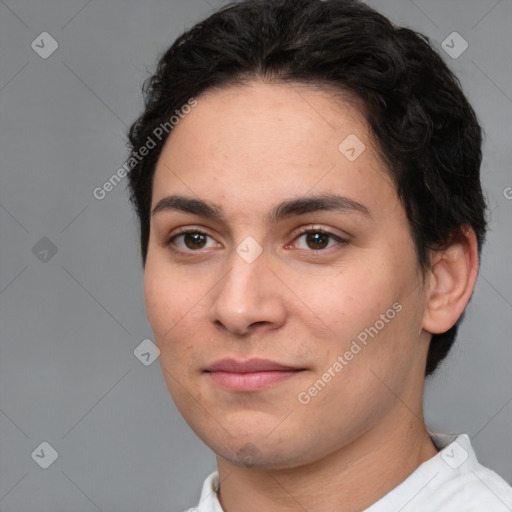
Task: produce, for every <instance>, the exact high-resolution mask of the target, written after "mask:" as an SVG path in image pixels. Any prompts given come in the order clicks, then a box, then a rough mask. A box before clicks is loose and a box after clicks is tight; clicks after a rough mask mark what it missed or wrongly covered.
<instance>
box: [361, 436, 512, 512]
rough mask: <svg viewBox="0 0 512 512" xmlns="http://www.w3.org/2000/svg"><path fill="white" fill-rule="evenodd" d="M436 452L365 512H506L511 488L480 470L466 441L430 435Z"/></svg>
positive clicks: (511, 503) (511, 507)
mask: <svg viewBox="0 0 512 512" xmlns="http://www.w3.org/2000/svg"><path fill="white" fill-rule="evenodd" d="M432 438H433V440H434V442H435V444H436V446H437V447H438V449H440V451H439V453H438V454H437V455H436V456H435V457H433V458H432V459H430V460H428V461H426V462H425V463H423V464H422V465H421V466H419V467H418V468H417V469H416V471H414V472H413V473H412V474H411V475H410V476H409V477H408V478H407V479H406V480H404V481H403V482H402V483H401V484H400V485H399V486H397V487H396V488H395V489H393V490H392V491H391V492H390V493H388V494H387V495H386V496H384V497H383V498H382V499H381V500H379V501H378V502H377V503H375V504H374V505H372V506H371V507H370V508H368V509H367V512H384V511H388V510H391V509H390V508H389V507H390V506H391V507H393V508H397V509H399V510H401V511H402V512H413V511H414V512H427V511H432V510H436V511H437V512H455V511H457V512H461V511H464V512H477V511H478V512H481V511H482V510H485V511H486V512H502V511H503V512H510V511H511V510H512V487H510V485H509V484H508V483H507V482H506V481H505V480H504V479H503V478H501V477H500V476H499V475H498V474H496V473H495V472H494V471H492V470H490V469H489V468H486V467H485V466H482V465H481V464H480V463H479V462H478V460H477V457H476V455H475V452H474V450H473V448H472V446H471V443H470V440H469V437H468V436H467V435H465V434H462V435H459V436H441V435H432Z"/></svg>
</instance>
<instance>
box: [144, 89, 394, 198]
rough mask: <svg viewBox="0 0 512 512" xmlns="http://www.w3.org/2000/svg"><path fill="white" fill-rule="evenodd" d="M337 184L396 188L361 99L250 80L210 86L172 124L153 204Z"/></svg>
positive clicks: (366, 191) (363, 190) (367, 190)
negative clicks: (180, 197)
mask: <svg viewBox="0 0 512 512" xmlns="http://www.w3.org/2000/svg"><path fill="white" fill-rule="evenodd" d="M390 187H391V191H390V190H387V191H383V189H389V188H390ZM333 188H335V189H337V190H336V191H337V192H339V193H344V195H348V194H351V195H354V194H355V195H358V196H359V197H361V198H362V197H365V198H366V200H368V201H376V200H377V199H378V196H381V197H380V198H381V199H382V194H383V193H384V194H386V193H387V194H390V193H391V196H390V197H389V198H388V199H390V198H391V199H392V196H393V195H394V188H393V186H392V184H391V180H390V178H389V176H388V175H387V173H386V172H385V167H384V165H383V163H382V162H381V161H380V159H379V157H378V155H377V153H376V151H375V150H374V145H373V142H372V140H371V136H370V132H369V129H368V126H367V123H366V121H365V119H364V116H363V114H362V113H361V111H360V109H359V108H358V104H357V102H355V101H352V100H351V99H350V98H349V97H348V96H347V98H346V99H342V98H340V97H339V96H335V95H334V94H333V93H330V92H328V91H325V90H322V89H319V88H317V87H311V86H306V85H299V84H283V83H265V82H251V83H249V84H247V85H236V86H229V87H226V88H224V89H219V90H211V91H207V92H206V93H205V94H203V95H201V96H199V97H198V98H197V105H196V106H195V107H194V108H193V109H192V110H191V111H190V113H189V114H187V115H185V116H184V117H183V118H182V119H181V120H180V122H179V123H178V124H177V125H176V126H175V127H174V128H173V131H172V132H171V134H170V136H169V137H168V140H167V141H166V144H165V146H164V148H163V150H162V154H161V155H160V158H159V161H158V164H157V168H156V172H155V177H154V182H153V201H152V206H154V205H155V204H156V202H158V201H159V200H160V199H161V198H162V197H164V196H166V195H169V194H170V193H186V194H188V195H192V196H195V197H201V198H208V197H210V196H215V199H216V200H217V201H220V202H221V203H222V202H224V203H225V206H226V207H227V206H228V204H235V203H237V204H238V206H243V205H245V207H246V208H247V207H249V206H251V207H252V208H256V207H257V206H258V205H259V206H263V204H264V203H268V201H271V200H274V199H277V197H278V196H279V197H282V196H284V195H287V196H292V197H293V196H303V195H305V194H306V193H307V192H313V193H318V194H322V193H327V192H331V191H332V190H333ZM230 192H231V194H230Z"/></svg>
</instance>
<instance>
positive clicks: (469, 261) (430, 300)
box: [422, 226, 478, 334]
mask: <svg viewBox="0 0 512 512" xmlns="http://www.w3.org/2000/svg"><path fill="white" fill-rule="evenodd" d="M477 276H478V245H477V241H476V236H475V232H474V231H473V229H472V228H471V227H469V226H467V227H464V228H463V229H461V231H460V232H458V233H454V234H453V236H452V239H451V241H450V243H449V245H448V246H447V247H446V248H445V249H442V250H439V251H437V252H435V253H434V255H433V262H432V270H431V272H430V275H429V286H428V292H427V296H426V307H425V313H424V317H423V325H422V327H423V329H424V330H425V331H427V332H429V333H431V334H440V333H443V332H446V331H448V330H449V329H450V328H451V327H452V326H453V325H454V324H455V322H457V320H458V319H459V317H460V315H461V314H462V312H463V311H464V308H465V307H466V305H467V303H468V302H469V299H470V297H471V294H472V293H473V289H474V286H475V283H476V278H477Z"/></svg>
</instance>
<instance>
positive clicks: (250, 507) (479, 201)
mask: <svg viewBox="0 0 512 512" xmlns="http://www.w3.org/2000/svg"><path fill="white" fill-rule="evenodd" d="M143 92H144V95H145V109H144V112H143V113H142V114H141V115H140V117H139V118H138V119H137V120H136V121H135V122H134V123H133V124H132V126H131V127H130V129H129V147H130V149H131V151H132V154H133V155H138V156H139V157H140V158H135V157H133V164H132V165H131V169H130V172H129V187H130V198H131V201H132V202H133V205H134V208H135V210H136V212H137V215H138V220H139V222H140V242H141V255H142V263H143V267H144V295H145V301H146V314H147V318H148V321H149V323H150V325H151V328H152V330H153V333H154V338H155V343H156V344H157V346H158V348H159V350H160V365H161V368H162V371H163V374H164V377H165V380H166V384H167V386H168V389H169V392H170V394H171V396H172V398H173V400H174V402H175V404H176V406H177V408H178V410H179V411H180V413H181V414H182V416H183V417H184V419H185V420H186V422H187V423H188V424H189V426H190V427H191V428H192V430H193V431H194V432H195V433H196V434H197V436H198V437H199V438H200V439H201V440H202V441H204V443H206V445H207V446H208V447H209V448H210V449H211V450H212V451H213V452H214V453H215V454H216V460H217V471H215V472H214V473H212V474H211V475H209V476H208V477H207V478H206V480H205V482H204V484H203V490H202V494H201V501H200V503H199V505H198V506H197V507H196V508H193V509H191V510H195V511H199V512H207V511H210V512H213V511H216V512H221V511H224V512H239V511H244V512H254V511H261V510H265V511H266V512H278V511H299V510H300V511H304V510H307V511H308V512H317V511H322V512H323V511H325V510H342V511H361V510H366V511H371V512H381V511H382V512H390V511H394V512H396V511H398V510H400V511H403V512H406V511H415V512H421V511H427V510H428V511H432V510H436V511H457V512H460V511H470V510H475V511H476V510H478V511H481V510H486V511H488V512H489V511H506V510H512V488H511V487H510V486H509V485H508V484H507V483H506V482H505V481H504V480H503V479H502V478H501V477H500V476H498V475H497V474H496V473H494V472H493V471H491V470H490V469H488V468H486V467H484V466H482V465H481V464H480V463H479V462H478V460H477V458H476V456H475V453H474V451H473V449H472V447H471V442H470V440H469V437H468V436H467V435H465V434H460V435H456V436H449V435H441V434H437V433H434V432H431V431H430V430H429V429H428V428H427V427H426V424H425V419H424V416H423V410H422V395H423V388H424V383H425V378H426V376H429V375H431V374H432V373H433V372H434V371H435V370H436V368H437V367H438V365H439V364H440V362H441V361H442V360H443V359H444V358H445V356H446V355H447V353H448V351H449V350H450V347H451V346H452V344H453V343H454V340H455V339H456V334H457V329H458V326H459V325H460V322H461V320H462V318H463V316H464V310H465V307H466V305H467V303H468V302H469V300H470V298H471V295H472V291H473V288H474V286H475V281H476V279H477V274H478V268H479V258H480V255H481V250H482V246H483V244H484V239H485V232H486V225H487V223H486V208H487V207H486V203H485V200H484V197H483V193H482V187H481V183H480V177H479V169H480V164H481V159H482V153H481V146H482V128H481V127H480V125H479V122H478V119H477V117H476V115H475V112H474V110H473V109H472V107H471V105H470V104H469V102H468V100H467V98H466V97H465V95H464V93H463V91H462V88H461V85H460V83H459V81H458V79H457V78H456V77H455V76H454V74H453V73H452V72H451V71H450V70H449V69H448V67H447V66H446V64H445V63H444V61H443V59H442V58H441V57H440V55H439V54H438V53H437V52H436V51H435V50H434V49H433V48H432V45H431V44H430V42H429V40H428V38H426V37H425V36H423V35H421V34H419V33H417V32H415V31H413V30H411V29H409V28H405V27H398V26H395V25H394V24H393V23H392V22H391V21H390V20H388V19H387V18H386V17H384V16H383V15H381V14H380V13H378V12H377V11H375V10H373V9H372V8H370V7H369V6H367V5H365V4H364V3H362V2H359V1H355V0H327V1H320V0H244V1H240V2H235V3H231V4H228V5H226V6H224V7H223V8H221V9H220V10H218V11H216V12H215V13H214V14H212V15H211V16H209V17H208V18H207V19H205V20H203V21H201V22H200V23H197V24H196V25H195V26H194V27H192V28H191V29H189V30H187V31H186V32H185V33H184V34H183V35H181V36H180V37H178V39H177V40H176V41H175V42H174V44H173V45H172V46H171V47H170V48H169V49H168V50H167V51H166V52H165V53H164V54H163V55H162V56H161V58H160V60H159V63H158V67H157V70H156V72H155V74H154V75H153V76H151V77H150V78H149V79H148V80H147V81H146V83H145V85H144V86H143ZM199 470H200V468H199Z"/></svg>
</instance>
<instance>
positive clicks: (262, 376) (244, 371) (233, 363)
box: [205, 358, 305, 392]
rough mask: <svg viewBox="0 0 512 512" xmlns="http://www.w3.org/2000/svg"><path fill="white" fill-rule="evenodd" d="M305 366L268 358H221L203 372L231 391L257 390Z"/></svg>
mask: <svg viewBox="0 0 512 512" xmlns="http://www.w3.org/2000/svg"><path fill="white" fill-rule="evenodd" d="M304 370H305V368H296V367H292V366H288V365H284V364H281V363H277V362H275V361H270V360H268V359H257V358H255V359H249V360H248V361H237V360H235V359H221V360H219V361H216V362H215V363H213V364H212V365H210V366H209V367H208V368H207V369H206V370H205V372H206V373H207V374H208V375H209V377H210V378H211V379H212V381H213V382H215V383H216V384H218V385H220V386H221V387H223V388H227V389H230V390H233V391H246V392H247V391H259V390H262V389H265V388H268V387H271V386H273V385H275V384H278V383H280V382H283V381H284V380H287V379H289V378H291V377H293V376H295V375H298V374H299V373H300V372H302V371H304Z"/></svg>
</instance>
